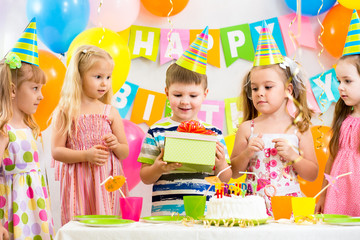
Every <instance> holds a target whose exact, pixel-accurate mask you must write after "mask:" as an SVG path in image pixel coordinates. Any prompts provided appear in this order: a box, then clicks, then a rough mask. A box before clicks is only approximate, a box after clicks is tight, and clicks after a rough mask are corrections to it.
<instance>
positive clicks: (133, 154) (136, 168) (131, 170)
mask: <svg viewBox="0 0 360 240" xmlns="http://www.w3.org/2000/svg"><path fill="white" fill-rule="evenodd" d="M123 124H124V129H125V135H126V138H127V141H128V144H129V156H128V157H127V158H125V159H124V160H123V161H122V166H123V169H124V174H125V177H126V182H127V184H128V187H129V190H131V189H133V188H134V187H135V186H136V185H137V184H138V183H139V182H140V168H141V163H140V162H138V161H137V159H138V157H139V154H140V150H141V145H142V142H143V139H144V137H145V133H144V132H143V130H142V129H141V128H140V127H139V126H138V125H136V124H135V123H133V122H130V121H129V120H126V119H123Z"/></svg>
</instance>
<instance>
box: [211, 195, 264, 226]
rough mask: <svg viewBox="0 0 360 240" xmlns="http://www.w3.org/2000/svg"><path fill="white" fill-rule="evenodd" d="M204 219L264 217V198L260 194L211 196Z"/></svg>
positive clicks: (252, 218)
mask: <svg viewBox="0 0 360 240" xmlns="http://www.w3.org/2000/svg"><path fill="white" fill-rule="evenodd" d="M206 206H207V213H206V216H205V218H206V219H251V220H259V219H266V218H268V217H269V216H268V215H267V214H266V206H265V200H264V198H262V197H260V196H255V195H251V196H246V197H242V196H235V195H231V197H228V196H223V197H222V198H217V197H216V196H214V197H212V198H211V199H210V200H209V202H208V203H207V205H206Z"/></svg>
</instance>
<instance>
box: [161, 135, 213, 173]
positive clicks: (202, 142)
mask: <svg viewBox="0 0 360 240" xmlns="http://www.w3.org/2000/svg"><path fill="white" fill-rule="evenodd" d="M216 142H217V137H216V136H215V135H205V134H198V133H187V132H165V151H164V161H166V162H178V163H182V167H180V168H178V169H177V170H179V171H191V172H212V170H213V168H214V165H215V153H216Z"/></svg>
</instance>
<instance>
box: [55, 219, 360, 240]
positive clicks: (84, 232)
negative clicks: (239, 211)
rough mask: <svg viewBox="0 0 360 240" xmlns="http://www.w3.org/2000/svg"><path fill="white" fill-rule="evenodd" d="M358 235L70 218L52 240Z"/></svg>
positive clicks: (319, 228)
mask: <svg viewBox="0 0 360 240" xmlns="http://www.w3.org/2000/svg"><path fill="white" fill-rule="evenodd" d="M240 238H241V239H251V240H253V239H262V240H264V239H265V240H271V239H276V240H281V239H292V240H296V239H301V240H303V239H306V240H309V239H310V240H311V239H326V240H331V239H336V240H338V239H344V240H351V239H356V240H358V239H360V226H337V225H327V224H316V225H296V224H280V223H269V224H264V225H260V226H255V227H247V228H240V227H235V226H234V227H215V226H211V227H204V226H203V225H201V224H195V225H192V226H185V225H183V224H181V223H145V222H135V223H131V224H129V225H126V226H117V227H89V226H85V225H83V224H82V223H79V222H76V221H71V222H69V223H67V224H66V225H64V226H63V227H62V228H60V229H59V230H58V232H57V234H56V237H55V240H83V239H86V240H93V239H94V240H95V239H97V240H99V239H107V240H111V239H149V240H170V239H171V240H172V239H175V240H177V239H178V240H193V239H198V240H200V239H203V240H225V239H240Z"/></svg>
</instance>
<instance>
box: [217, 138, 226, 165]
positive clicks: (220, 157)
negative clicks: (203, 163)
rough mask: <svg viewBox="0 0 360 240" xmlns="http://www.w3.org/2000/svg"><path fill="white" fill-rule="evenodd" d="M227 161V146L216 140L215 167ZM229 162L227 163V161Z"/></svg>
mask: <svg viewBox="0 0 360 240" xmlns="http://www.w3.org/2000/svg"><path fill="white" fill-rule="evenodd" d="M224 163H226V159H225V146H224V145H223V144H222V143H221V142H219V141H218V142H216V153H215V167H216V168H217V167H219V166H221V165H222V164H224ZM226 164H227V163H226Z"/></svg>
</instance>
